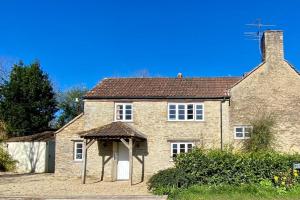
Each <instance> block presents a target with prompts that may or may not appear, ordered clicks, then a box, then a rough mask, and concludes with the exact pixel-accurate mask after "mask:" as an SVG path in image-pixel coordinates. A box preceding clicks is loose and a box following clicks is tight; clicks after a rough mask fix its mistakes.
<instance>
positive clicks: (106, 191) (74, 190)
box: [0, 173, 150, 197]
mask: <svg viewBox="0 0 300 200" xmlns="http://www.w3.org/2000/svg"><path fill="white" fill-rule="evenodd" d="M80 181H81V180H80V179H79V178H78V179H70V178H64V177H55V176H54V175H53V174H7V173H2V174H0V197H1V196H2V197H3V196H33V197H45V196H49V197H56V196H57V197H59V196H65V197H68V196H69V197H71V196H86V195H89V196H96V195H150V193H149V192H148V191H147V186H146V184H145V183H140V184H136V185H133V186H131V187H130V186H129V184H128V182H125V181H124V182H121V181H120V182H99V181H98V180H96V179H91V178H89V177H87V183H86V184H85V185H83V184H81V182H80Z"/></svg>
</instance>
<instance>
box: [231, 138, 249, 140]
mask: <svg viewBox="0 0 300 200" xmlns="http://www.w3.org/2000/svg"><path fill="white" fill-rule="evenodd" d="M234 139H235V140H248V139H250V138H249V137H247V138H234Z"/></svg>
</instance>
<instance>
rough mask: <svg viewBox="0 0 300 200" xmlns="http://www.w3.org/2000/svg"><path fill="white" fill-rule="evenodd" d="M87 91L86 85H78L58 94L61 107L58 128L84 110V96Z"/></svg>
mask: <svg viewBox="0 0 300 200" xmlns="http://www.w3.org/2000/svg"><path fill="white" fill-rule="evenodd" d="M87 91H88V89H87V88H86V87H80V86H78V87H73V88H71V89H68V90H66V91H64V92H61V93H59V94H58V108H59V109H60V115H59V117H58V119H57V127H58V128H60V127H62V126H63V125H65V124H66V123H68V122H69V121H71V120H72V119H73V118H74V117H76V116H77V115H79V114H80V113H82V112H83V99H82V97H83V96H84V95H85V94H86V93H87Z"/></svg>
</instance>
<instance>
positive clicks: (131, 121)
mask: <svg viewBox="0 0 300 200" xmlns="http://www.w3.org/2000/svg"><path fill="white" fill-rule="evenodd" d="M114 122H128V123H133V120H115V121H114Z"/></svg>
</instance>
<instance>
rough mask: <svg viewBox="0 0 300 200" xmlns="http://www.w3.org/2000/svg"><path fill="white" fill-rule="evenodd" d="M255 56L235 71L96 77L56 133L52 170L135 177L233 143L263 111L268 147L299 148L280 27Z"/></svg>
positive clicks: (294, 87)
mask: <svg viewBox="0 0 300 200" xmlns="http://www.w3.org/2000/svg"><path fill="white" fill-rule="evenodd" d="M262 55H263V61H262V63H261V64H260V65H259V66H257V67H256V68H254V69H253V70H252V71H251V72H250V73H248V74H245V75H244V76H242V77H220V78H183V77H182V76H181V75H179V76H178V77H177V78H108V79H104V80H102V81H101V82H100V83H99V84H98V85H96V86H95V87H94V88H93V89H92V90H91V91H90V92H88V93H87V94H86V96H85V97H84V113H82V114H81V115H79V116H78V117H76V118H75V119H74V120H72V121H71V122H70V123H68V124H67V125H65V126H64V127H62V128H61V129H60V130H58V131H57V132H56V161H55V162H56V168H55V169H56V170H55V173H56V175H63V176H72V177H74V176H82V177H83V182H85V176H86V175H88V176H96V177H99V179H101V180H104V181H116V180H131V181H130V182H131V183H132V182H133V183H138V182H141V181H144V180H145V179H147V178H148V177H149V176H151V175H152V174H153V173H155V172H157V171H158V170H161V169H165V168H168V167H171V166H172V165H173V158H174V157H175V156H176V155H177V154H179V153H181V152H188V151H189V150H190V149H192V147H193V146H201V147H203V148H224V147H225V146H226V145H233V146H234V147H236V148H239V145H240V143H242V142H243V141H244V139H247V137H249V134H248V132H249V123H250V120H251V118H254V117H256V116H257V115H258V113H264V112H272V113H275V114H276V116H277V119H278V123H277V126H276V132H277V133H278V134H277V137H276V138H277V143H276V146H275V147H276V148H277V149H278V150H280V151H284V152H291V151H298V152H299V151H300V146H299V144H300V131H299V130H300V122H299V113H300V93H299V91H300V90H299V89H300V76H299V74H298V72H297V71H296V70H295V69H294V68H293V66H292V65H291V64H289V63H288V62H287V61H286V60H284V53H283V33H282V31H266V32H265V33H264V35H263V37H262Z"/></svg>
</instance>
